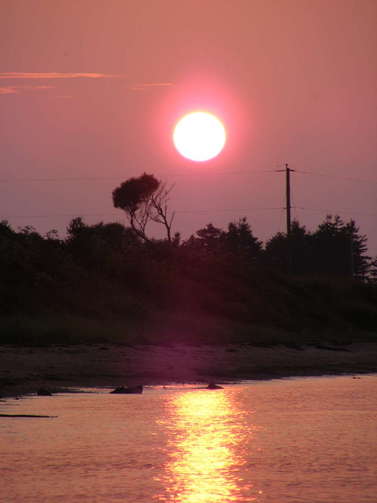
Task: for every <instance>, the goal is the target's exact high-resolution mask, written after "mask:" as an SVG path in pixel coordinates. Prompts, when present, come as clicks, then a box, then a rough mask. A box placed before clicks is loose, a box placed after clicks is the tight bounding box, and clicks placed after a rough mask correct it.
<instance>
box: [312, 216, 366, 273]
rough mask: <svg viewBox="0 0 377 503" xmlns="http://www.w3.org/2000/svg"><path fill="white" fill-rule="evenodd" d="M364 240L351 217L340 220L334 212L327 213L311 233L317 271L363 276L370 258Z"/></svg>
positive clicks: (364, 237)
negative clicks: (331, 213)
mask: <svg viewBox="0 0 377 503" xmlns="http://www.w3.org/2000/svg"><path fill="white" fill-rule="evenodd" d="M366 243H367V238H366V236H363V235H360V234H359V228H358V227H357V226H356V224H355V222H354V220H350V221H349V222H348V223H344V222H343V220H342V219H341V218H340V217H339V216H338V215H335V216H334V217H333V216H332V215H327V216H326V219H325V220H324V222H322V223H321V224H320V225H319V226H318V229H317V231H316V232H315V233H314V234H313V245H314V251H315V256H316V263H317V272H321V273H326V274H329V275H336V276H348V277H353V278H357V279H364V278H365V277H366V274H367V272H368V268H369V262H370V257H368V256H367V255H366V254H365V253H366V250H367V245H366Z"/></svg>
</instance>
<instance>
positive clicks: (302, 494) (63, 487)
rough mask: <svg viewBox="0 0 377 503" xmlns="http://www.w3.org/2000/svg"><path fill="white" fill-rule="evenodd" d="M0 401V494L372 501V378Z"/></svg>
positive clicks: (375, 414)
mask: <svg viewBox="0 0 377 503" xmlns="http://www.w3.org/2000/svg"><path fill="white" fill-rule="evenodd" d="M95 391H96V392H95V393H80V394H66V395H58V396H54V397H31V398H27V399H24V400H18V401H17V400H8V401H6V402H2V403H0V412H1V413H8V414H48V415H54V416H57V417H56V418H51V419H21V418H17V419H16V418H13V419H11V418H0V450H1V452H0V454H1V455H0V471H1V479H0V501H1V502H4V503H8V502H9V503H16V502H30V503H31V502H33V503H34V502H36V503H55V502H56V503H57V502H69V503H71V502H72V503H76V502H85V501H88V502H98V503H102V502H103V503H105V502H106V503H108V502H118V501H122V502H129V503H139V502H140V503H151V502H175V503H227V502H254V501H255V502H271V503H285V502H290V503H294V502H297V503H303V502H310V503H317V502H318V503H319V502H321V503H322V502H326V503H334V502H336V503H363V502H373V503H376V501H377V376H375V375H369V376H362V377H361V378H360V379H352V377H350V376H349V377H343V376H342V377H320V378H304V379H282V380H275V381H265V382H248V383H242V384H235V385H229V386H226V387H225V389H224V390H219V391H208V390H203V389H195V388H194V387H193V386H178V385H177V386H173V385H172V386H168V387H166V388H162V387H150V388H146V389H145V392H144V393H143V394H142V395H111V394H109V393H108V390H103V389H101V390H95Z"/></svg>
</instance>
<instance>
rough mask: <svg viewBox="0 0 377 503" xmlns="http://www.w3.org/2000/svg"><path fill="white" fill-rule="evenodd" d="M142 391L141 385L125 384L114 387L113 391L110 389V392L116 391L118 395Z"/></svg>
mask: <svg viewBox="0 0 377 503" xmlns="http://www.w3.org/2000/svg"><path fill="white" fill-rule="evenodd" d="M142 392H143V386H141V385H140V386H130V387H128V388H126V387H125V386H119V387H118V388H115V389H114V390H113V391H110V393H116V394H119V395H128V394H137V393H139V394H140V393H142Z"/></svg>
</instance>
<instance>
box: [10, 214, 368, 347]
mask: <svg viewBox="0 0 377 503" xmlns="http://www.w3.org/2000/svg"><path fill="white" fill-rule="evenodd" d="M366 243H367V240H366V237H365V236H362V235H360V234H359V229H358V228H357V226H356V224H355V222H354V221H352V220H351V221H350V222H347V223H344V222H343V221H342V220H341V219H340V218H339V217H334V218H332V217H327V218H326V220H325V221H324V222H323V223H321V224H320V225H319V227H318V228H317V229H316V230H315V231H314V232H308V231H306V229H305V228H304V227H302V226H300V225H299V223H297V222H295V223H294V224H293V226H292V232H291V235H290V236H286V235H285V234H281V233H278V234H276V235H275V236H273V237H272V238H271V239H270V240H269V241H268V242H267V243H266V244H265V246H263V244H262V242H261V241H260V240H259V239H258V238H257V237H255V236H254V234H253V232H252V230H251V228H250V225H249V223H248V222H247V220H246V219H245V218H242V219H240V220H239V221H238V222H232V223H230V224H229V225H228V227H227V229H225V230H224V229H219V228H217V227H215V226H213V225H212V224H208V225H206V226H205V227H204V228H202V229H200V230H198V231H197V232H196V233H195V234H194V235H192V236H191V237H190V238H188V239H186V240H181V239H180V237H179V235H178V234H176V235H175V237H174V238H172V237H170V238H169V239H163V240H153V239H148V240H146V239H142V237H141V236H140V233H139V234H138V233H137V232H135V230H134V229H132V228H130V227H125V226H123V225H121V224H119V223H109V224H104V223H98V224H95V225H87V224H85V223H84V222H83V220H82V219H81V218H75V219H73V220H72V221H71V223H70V224H69V226H68V229H67V235H66V237H65V238H63V239H61V238H59V237H58V235H57V234H56V233H55V232H54V231H52V232H49V233H48V234H47V235H45V236H41V235H40V234H39V233H37V232H36V231H35V230H34V229H33V228H31V227H26V228H24V229H21V230H18V231H16V230H14V229H12V228H11V226H10V225H9V224H8V223H7V222H2V223H0V274H1V284H0V315H1V316H2V317H9V316H18V315H27V316H34V317H35V316H50V315H51V314H54V315H63V316H64V315H70V316H81V317H85V318H88V319H97V320H112V321H114V320H127V323H134V324H135V326H137V327H139V328H138V330H140V333H141V332H142V331H143V327H144V326H147V325H148V327H150V326H154V330H155V333H156V338H158V337H159V336H161V337H162V336H163V334H162V332H163V331H164V333H165V335H166V333H168V334H170V335H169V337H170V336H171V337H173V338H174V334H179V333H183V332H186V333H189V332H190V326H191V325H190V324H191V323H193V322H195V323H197V325H198V327H200V330H201V331H202V332H201V333H203V332H206V334H207V335H206V337H208V338H216V337H220V338H222V339H226V338H227V337H228V335H229V340H233V339H232V338H234V337H235V335H234V334H237V340H242V341H246V342H250V341H251V340H253V341H254V342H255V337H256V335H255V334H256V333H257V331H256V330H254V329H253V328H252V327H254V328H255V327H258V330H259V331H258V334H262V335H260V336H258V337H259V339H258V341H259V343H263V341H264V340H266V341H269V340H270V339H271V337H272V336H271V333H272V332H271V329H273V330H276V331H285V332H287V333H288V332H289V333H296V334H301V335H300V337H302V338H303V339H305V337H306V336H305V334H310V333H314V332H315V331H319V330H320V331H329V332H330V331H332V332H334V330H337V331H338V332H342V333H343V334H345V333H348V334H351V333H352V331H353V330H354V328H357V329H358V330H365V331H373V332H375V331H377V307H376V306H377V287H376V277H377V275H376V269H377V267H376V261H373V260H372V259H371V258H369V257H368V256H367V247H366ZM184 320H186V321H187V320H189V321H187V323H186V321H184ZM216 323H218V327H219V330H218V333H216V329H214V327H216ZM228 327H229V329H228ZM267 328H268V330H269V332H268V333H269V335H268V336H267V335H263V334H266V330H267ZM193 332H194V331H193V330H191V332H190V333H193ZM219 333H221V336H220V335H218V334H219ZM253 334H254V335H253ZM307 336H308V335H307ZM188 337H191V336H188ZM193 337H194V336H193ZM253 337H254V339H253ZM264 337H265V339H263V338H264ZM308 337H309V336H308ZM309 338H310V337H309ZM272 339H273V337H272ZM211 340H212V339H211Z"/></svg>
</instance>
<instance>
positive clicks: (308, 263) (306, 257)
mask: <svg viewBox="0 0 377 503" xmlns="http://www.w3.org/2000/svg"><path fill="white" fill-rule="evenodd" d="M265 259H266V262H267V263H268V264H270V265H273V266H276V267H278V268H279V269H281V270H283V271H285V272H291V273H294V274H303V273H308V272H310V271H311V270H312V267H313V251H312V246H311V234H310V233H308V232H307V231H306V229H305V227H304V226H301V225H300V224H299V222H297V221H293V222H292V226H291V232H290V234H289V236H287V234H285V233H282V232H278V233H277V234H275V236H273V237H272V238H271V239H270V240H269V241H267V243H266V249H265Z"/></svg>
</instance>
